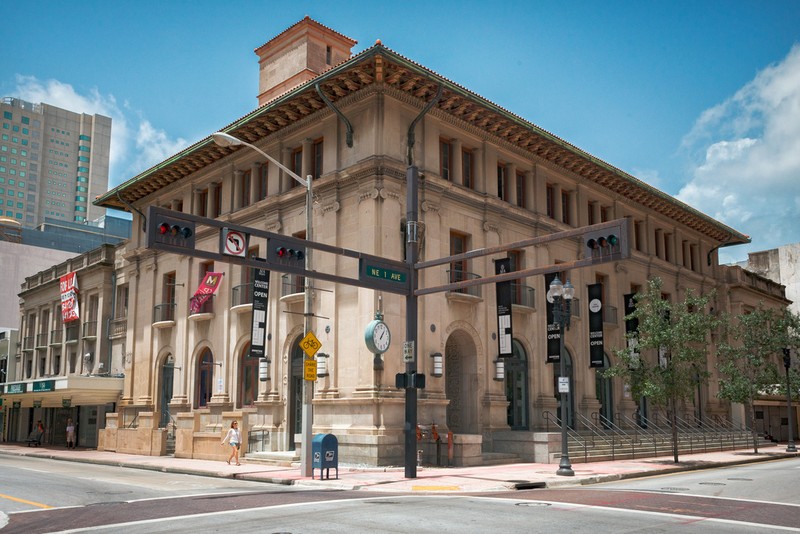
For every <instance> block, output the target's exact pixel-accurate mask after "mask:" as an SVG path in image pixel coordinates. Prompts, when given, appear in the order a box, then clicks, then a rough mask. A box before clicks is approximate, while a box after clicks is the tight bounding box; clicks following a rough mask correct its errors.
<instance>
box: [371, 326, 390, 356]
mask: <svg viewBox="0 0 800 534" xmlns="http://www.w3.org/2000/svg"><path fill="white" fill-rule="evenodd" d="M391 341H392V334H391V333H390V332H389V327H388V326H386V323H383V322H381V323H378V324H376V325H375V328H374V329H373V330H372V342H373V343H374V345H375V348H376V349H378V351H379V352H381V353H384V352H386V351H387V350H389V343H391Z"/></svg>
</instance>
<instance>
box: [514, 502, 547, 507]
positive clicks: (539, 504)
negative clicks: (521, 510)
mask: <svg viewBox="0 0 800 534" xmlns="http://www.w3.org/2000/svg"><path fill="white" fill-rule="evenodd" d="M514 506H536V507H547V506H550V503H549V502H518V503H516V504H515V505H514Z"/></svg>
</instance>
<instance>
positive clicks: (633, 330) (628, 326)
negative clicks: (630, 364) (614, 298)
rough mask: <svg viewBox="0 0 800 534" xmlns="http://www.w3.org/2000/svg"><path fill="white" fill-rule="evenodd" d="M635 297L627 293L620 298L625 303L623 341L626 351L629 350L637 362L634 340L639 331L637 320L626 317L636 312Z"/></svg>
mask: <svg viewBox="0 0 800 534" xmlns="http://www.w3.org/2000/svg"><path fill="white" fill-rule="evenodd" d="M635 296H636V293H628V294H626V295H622V298H623V301H624V302H625V339H626V340H627V342H628V349H629V350H630V352H631V355H632V356H634V358H635V359H637V360H638V358H639V350H638V345H639V341H638V339H637V338H636V334H637V332H638V331H639V319H628V316H629V315H630V314H632V313H633V312H635V311H636V300H635V299H634V297H635Z"/></svg>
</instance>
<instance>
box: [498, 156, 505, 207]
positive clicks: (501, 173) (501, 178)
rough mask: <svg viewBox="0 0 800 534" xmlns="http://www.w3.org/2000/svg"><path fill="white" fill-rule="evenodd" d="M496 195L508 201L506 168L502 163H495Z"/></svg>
mask: <svg viewBox="0 0 800 534" xmlns="http://www.w3.org/2000/svg"><path fill="white" fill-rule="evenodd" d="M497 196H498V197H499V198H500V199H502V200H505V201H506V202H508V168H507V167H506V166H505V164H504V163H498V164H497Z"/></svg>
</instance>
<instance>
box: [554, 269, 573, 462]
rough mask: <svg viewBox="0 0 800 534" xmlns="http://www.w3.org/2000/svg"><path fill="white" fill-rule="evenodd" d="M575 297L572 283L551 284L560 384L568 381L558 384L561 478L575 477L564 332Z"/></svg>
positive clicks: (556, 282) (555, 279)
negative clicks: (572, 459) (569, 431)
mask: <svg viewBox="0 0 800 534" xmlns="http://www.w3.org/2000/svg"><path fill="white" fill-rule="evenodd" d="M574 296H575V288H574V287H572V283H570V281H569V280H567V283H566V284H562V283H561V280H559V278H558V276H556V277H555V278H554V279H553V281H552V282H550V290H549V291H548V292H547V301H548V302H550V303H552V304H553V319H554V320H555V322H556V323H557V324H558V331H559V334H560V336H559V338H560V339H559V356H558V363H559V368H560V373H559V382H562V381H566V385H565V386H562V384H561V383H559V384H558V390H559V392H560V393H561V461H560V462H559V464H558V471H556V474H557V475H561V476H567V477H571V476H575V471H573V470H572V464H571V463H570V461H569V447H568V446H567V411H568V408H567V406H568V404H567V399H568V395H571V394H572V392H571V391H569V378H568V377H567V362H566V360H567V359H566V356H565V352H566V351H565V349H564V330H565V329H566V328H569V319H570V312H571V310H570V307H571V304H572V297H574Z"/></svg>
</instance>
